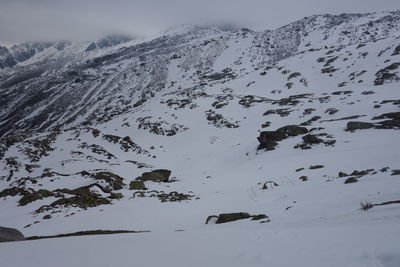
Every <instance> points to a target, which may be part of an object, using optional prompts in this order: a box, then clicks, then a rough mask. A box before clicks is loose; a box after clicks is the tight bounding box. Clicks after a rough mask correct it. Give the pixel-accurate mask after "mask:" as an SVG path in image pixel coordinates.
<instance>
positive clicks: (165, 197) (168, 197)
mask: <svg viewBox="0 0 400 267" xmlns="http://www.w3.org/2000/svg"><path fill="white" fill-rule="evenodd" d="M189 192H191V191H189ZM132 197H133V198H135V197H156V198H158V199H159V200H160V201H161V202H180V201H185V200H192V199H193V198H196V199H199V197H196V196H195V195H190V194H184V193H178V192H176V191H172V192H170V193H165V192H164V191H157V190H151V191H147V192H146V191H136V192H135V193H133V195H132Z"/></svg>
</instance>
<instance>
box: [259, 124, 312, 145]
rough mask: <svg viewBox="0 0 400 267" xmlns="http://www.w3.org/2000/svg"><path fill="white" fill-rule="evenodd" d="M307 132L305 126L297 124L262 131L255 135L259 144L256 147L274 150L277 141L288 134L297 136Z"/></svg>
mask: <svg viewBox="0 0 400 267" xmlns="http://www.w3.org/2000/svg"><path fill="white" fill-rule="evenodd" d="M306 133H308V130H307V128H305V127H301V126H298V125H287V126H284V127H281V128H279V129H277V130H276V131H263V132H261V133H260V135H259V136H258V137H257V139H258V141H259V142H260V145H259V146H258V149H266V150H274V149H275V147H276V146H277V145H278V142H279V141H282V140H284V139H286V138H288V137H290V136H297V135H302V134H306Z"/></svg>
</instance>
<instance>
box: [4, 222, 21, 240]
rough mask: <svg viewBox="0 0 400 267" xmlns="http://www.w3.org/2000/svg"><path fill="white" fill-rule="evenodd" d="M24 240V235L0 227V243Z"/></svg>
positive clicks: (15, 230) (11, 229) (14, 230)
mask: <svg viewBox="0 0 400 267" xmlns="http://www.w3.org/2000/svg"><path fill="white" fill-rule="evenodd" d="M21 240H25V237H24V235H23V234H22V233H21V232H20V231H18V230H17V229H14V228H8V227H2V226H0V242H9V241H21Z"/></svg>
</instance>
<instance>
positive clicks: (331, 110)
mask: <svg viewBox="0 0 400 267" xmlns="http://www.w3.org/2000/svg"><path fill="white" fill-rule="evenodd" d="M338 111H339V110H338V109H336V108H328V109H327V110H325V113H328V114H329V115H333V114H335V113H337V112H338Z"/></svg>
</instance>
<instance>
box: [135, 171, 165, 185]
mask: <svg viewBox="0 0 400 267" xmlns="http://www.w3.org/2000/svg"><path fill="white" fill-rule="evenodd" d="M170 175H171V171H170V170H165V169H159V170H154V171H151V172H144V173H143V174H142V176H140V177H138V178H136V179H137V180H140V181H153V182H164V183H166V182H169V177H170Z"/></svg>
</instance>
